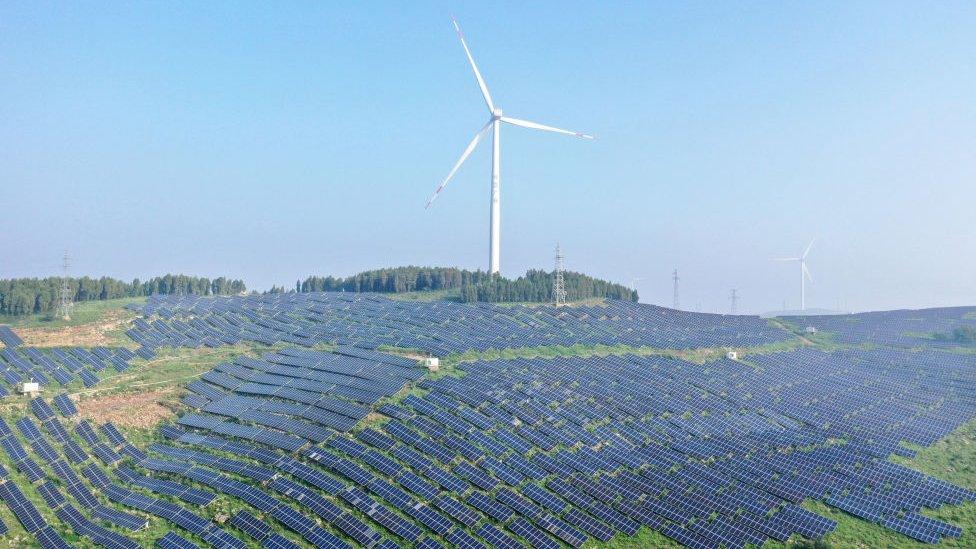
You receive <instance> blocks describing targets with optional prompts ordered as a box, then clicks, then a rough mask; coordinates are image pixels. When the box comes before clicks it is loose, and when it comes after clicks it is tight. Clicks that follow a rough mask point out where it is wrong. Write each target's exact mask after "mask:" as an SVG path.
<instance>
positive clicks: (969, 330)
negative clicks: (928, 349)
mask: <svg viewBox="0 0 976 549" xmlns="http://www.w3.org/2000/svg"><path fill="white" fill-rule="evenodd" d="M934 337H935V340H936V341H954V342H956V343H961V344H964V345H972V344H973V343H976V327H974V326H970V325H968V324H964V325H962V326H960V327H958V328H956V329H955V330H953V331H952V333H951V334H946V333H941V332H939V333H936V334H934Z"/></svg>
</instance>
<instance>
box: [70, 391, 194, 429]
mask: <svg viewBox="0 0 976 549" xmlns="http://www.w3.org/2000/svg"><path fill="white" fill-rule="evenodd" d="M176 391H177V390H176V389H175V388H167V389H161V390H158V391H147V392H145V393H123V394H115V395H107V396H103V397H95V398H87V399H84V400H82V401H80V402H78V403H77V408H78V413H79V415H80V416H81V417H82V418H87V419H90V420H92V421H93V422H94V423H96V424H100V423H105V422H106V421H111V422H112V423H114V424H116V425H117V426H119V427H140V428H149V427H154V426H156V425H157V424H159V423H160V422H162V421H164V420H167V419H171V418H172V417H173V416H174V415H175V414H174V412H173V410H172V409H170V408H168V407H166V406H165V405H164V404H163V403H164V402H165V401H166V400H169V399H171V398H172V397H173V396H174V395H175V394H176Z"/></svg>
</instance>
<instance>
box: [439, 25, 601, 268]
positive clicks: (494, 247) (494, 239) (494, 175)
mask: <svg viewBox="0 0 976 549" xmlns="http://www.w3.org/2000/svg"><path fill="white" fill-rule="evenodd" d="M454 30H456V31H457V35H458V38H460V39H461V46H462V47H463V48H464V53H465V54H466V55H467V56H468V61H469V62H470V63H471V69H472V70H474V77H475V78H476V79H477V80H478V87H479V88H481V95H483V96H484V98H485V103H486V104H487V105H488V113H489V115H490V118H489V119H488V122H486V123H485V125H484V126H482V127H481V129H480V130H478V133H476V134H475V135H474V139H472V140H471V142H470V143H468V146H467V147H466V148H465V149H464V152H463V153H461V158H459V159H458V161H457V162H456V163H455V164H454V167H453V168H451V171H450V173H448V174H447V177H445V178H444V181H443V182H441V184H440V186H439V187H437V190H436V191H434V194H433V195H432V196H431V197H430V200H428V201H427V208H430V205H431V204H432V203H433V202H434V200H436V199H437V195H438V194H440V192H441V191H442V190H444V187H446V186H447V183H448V182H449V181H450V180H451V178H452V177H454V174H455V173H457V171H458V168H460V167H461V164H463V163H464V161H465V160H467V158H468V156H470V155H471V152H472V151H474V148H475V147H476V146H477V145H478V142H479V141H481V139H482V138H483V137H484V136H485V133H487V132H488V128H491V133H492V148H491V231H490V233H489V246H488V250H489V252H488V272H489V273H491V274H496V273H498V272H499V259H500V257H501V242H500V240H501V216H502V207H501V196H500V178H501V171H500V166H501V123H502V122H506V123H508V124H512V125H513V126H522V127H523V128H531V129H533V130H543V131H548V132H555V133H564V134H566V135H574V136H576V137H580V138H583V139H593V136H592V135H586V134H583V133H579V132H571V131H569V130H561V129H559V128H553V127H552V126H544V125H542V124H538V123H536V122H529V121H528V120H519V119H518V118H512V117H509V116H503V115H502V110H501V109H500V108H497V107H495V104H494V103H492V101H491V95H490V94H489V93H488V86H486V85H485V80H484V79H483V78H482V77H481V73H480V72H478V66H477V65H475V63H474V58H473V57H471V50H469V49H468V44H467V43H466V42H465V41H464V35H462V34H461V27H460V26H458V23H457V20H454Z"/></svg>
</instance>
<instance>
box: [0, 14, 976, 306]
mask: <svg viewBox="0 0 976 549" xmlns="http://www.w3.org/2000/svg"><path fill="white" fill-rule="evenodd" d="M445 6H446V4H441V3H434V4H423V5H422V6H411V9H402V10H400V9H396V8H390V7H387V8H385V9H383V10H380V9H378V8H373V7H361V6H355V7H346V6H342V7H333V6H315V5H304V6H288V7H285V8H281V7H275V8H271V7H268V8H262V7H258V6H243V7H242V6H235V5H233V4H229V3H228V4H211V5H207V6H195V7H193V8H190V7H187V6H182V7H174V6H125V7H115V6H96V7H94V8H92V7H81V6H70V5H69V6H59V7H57V8H55V7H53V6H35V5H27V6H18V5H5V6H2V7H0V24H2V25H3V27H4V30H5V32H4V33H2V34H0V47H2V48H3V49H4V51H5V52H6V53H7V55H5V56H4V57H3V58H0V72H2V73H3V74H4V75H6V77H7V81H8V85H7V86H5V87H4V88H3V89H2V90H0V116H2V117H3V118H4V120H5V124H4V125H3V126H2V127H0V146H2V149H3V152H2V153H0V155H2V156H0V158H2V160H3V161H2V162H0V179H2V180H3V181H4V182H5V185H4V196H5V198H6V203H7V205H8V208H7V209H6V210H7V211H6V215H4V216H3V219H2V221H0V234H2V235H3V237H2V242H3V244H4V247H5V250H6V251H7V254H6V260H5V261H3V262H2V263H0V278H20V277H45V276H59V275H60V262H61V255H62V253H63V251H64V250H65V249H67V250H68V252H69V254H70V255H71V257H72V264H73V266H72V268H71V274H72V276H84V275H86V274H87V275H89V276H95V277H98V276H112V277H115V278H119V279H122V280H131V279H133V278H136V277H138V278H140V279H142V280H145V279H146V278H149V277H151V276H156V275H163V274H166V273H174V274H175V273H179V272H183V273H186V274H188V275H193V276H207V277H211V278H213V277H217V276H226V277H229V278H235V279H237V278H239V279H242V280H244V282H245V283H246V284H247V285H248V288H249V289H255V290H258V291H262V290H267V289H269V288H270V287H271V286H272V285H279V286H280V285H284V287H285V288H289V287H290V286H291V285H293V284H294V280H295V279H304V278H305V277H306V276H310V275H321V276H326V275H333V276H349V275H351V274H355V273H357V272H360V271H365V270H369V269H374V268H384V267H394V266H398V265H411V264H412V265H440V266H457V267H459V268H465V269H470V270H485V269H486V267H487V258H486V256H487V247H488V246H487V232H488V230H487V229H488V208H487V206H488V204H487V200H486V198H487V196H486V195H487V192H486V191H487V190H488V189H487V187H488V185H487V184H488V182H489V158H490V146H486V143H482V144H481V145H480V146H479V148H478V149H477V150H476V151H475V152H474V154H473V155H472V157H471V158H469V159H468V161H467V162H466V163H465V165H464V166H463V167H462V168H461V170H460V171H459V172H458V174H457V175H456V176H455V178H454V180H453V181H452V182H451V184H450V186H449V187H448V188H447V189H446V190H445V191H444V193H442V195H441V197H440V198H439V199H438V200H437V202H436V203H435V205H434V206H433V207H432V208H431V209H430V210H429V211H426V212H425V211H424V203H425V201H426V200H427V198H428V197H429V196H430V193H431V192H432V191H433V190H434V188H435V187H436V186H437V184H438V183H439V182H440V181H441V180H442V179H443V178H444V176H446V175H447V172H448V171H449V170H450V167H451V165H452V164H453V162H454V161H455V160H456V159H457V157H458V155H459V154H460V153H461V151H462V149H463V147H464V145H465V143H467V142H468V141H469V140H470V139H471V136H472V135H473V134H474V132H475V131H476V130H477V129H478V127H480V125H481V124H482V123H483V119H484V103H483V100H482V98H481V96H480V93H479V91H478V87H477V84H476V82H475V80H474V77H473V76H472V74H471V71H470V68H469V67H468V65H467V60H466V58H465V56H464V52H463V50H462V49H461V46H460V44H459V43H458V41H457V37H456V36H455V34H454V29H453V26H452V24H451V13H452V12H451V11H449V10H448V9H447V8H446V7H445ZM462 8H463V9H458V10H456V11H454V12H453V14H454V15H455V16H456V17H457V20H458V22H459V24H460V25H461V28H462V29H463V31H464V34H465V38H466V39H467V41H468V45H469V47H470V48H471V52H472V54H473V56H474V58H475V60H476V61H477V63H478V68H479V69H480V71H481V73H482V74H483V75H484V78H485V80H486V81H487V84H488V87H489V89H490V90H491V93H492V97H493V98H494V99H495V101H496V103H497V104H498V105H500V106H502V107H504V108H505V113H506V115H509V114H510V115H512V116H516V117H519V118H525V119H529V120H533V121H538V122H541V123H543V124H551V125H553V126H557V127H566V128H570V129H573V130H579V131H584V132H587V133H593V134H595V135H596V136H597V140H596V141H593V142H577V141H576V140H574V139H572V138H570V137H564V136H558V135H541V134H540V135H537V132H532V131H529V130H526V129H522V128H506V130H505V137H504V141H503V143H502V147H503V148H504V149H505V154H504V157H505V160H504V163H503V165H502V168H501V169H502V201H503V203H504V220H503V223H502V257H501V266H502V274H503V275H504V276H506V277H508V278H517V277H518V276H521V275H523V274H524V273H525V271H526V270H528V269H533V268H539V269H544V270H546V271H551V270H552V260H553V249H554V248H555V246H556V243H557V242H559V243H560V244H561V245H562V248H563V251H564V253H565V255H566V269H567V270H572V271H577V272H582V273H585V274H587V275H590V276H593V277H596V278H601V279H606V280H609V281H612V282H617V283H620V284H622V285H624V286H627V287H630V286H631V280H632V279H634V278H641V279H642V280H641V281H640V282H639V283H638V284H637V285H636V289H637V290H638V292H639V294H640V295H641V301H642V302H645V303H653V304H657V305H662V306H670V304H671V290H672V287H671V272H672V270H673V269H675V268H677V269H678V271H679V276H680V277H681V282H680V291H681V304H682V307H681V308H682V309H685V310H696V309H699V310H701V311H702V312H716V313H727V312H728V310H729V300H728V295H729V291H730V290H731V289H732V288H736V289H737V290H738V293H739V296H740V301H739V312H740V313H741V314H760V313H764V312H770V311H776V310H780V309H784V308H785V309H787V310H789V309H796V308H798V305H799V298H798V293H799V290H798V288H797V284H796V283H797V280H796V278H797V276H796V275H797V272H796V271H797V269H796V267H795V265H793V264H792V263H790V264H785V265H784V264H778V263H774V262H773V261H771V259H772V258H775V257H793V256H796V255H798V254H799V253H801V252H802V251H803V248H804V247H805V246H806V244H807V243H808V242H809V241H810V240H811V239H812V238H814V237H817V242H816V244H815V245H814V247H813V249H812V250H811V252H810V256H809V259H808V266H809V268H810V270H811V272H812V275H813V283H812V284H808V285H807V306H808V308H820V309H833V310H855V311H868V310H892V309H917V308H925V307H943V306H964V305H967V304H972V303H973V300H972V299H971V298H970V296H972V295H973V293H974V290H976V282H974V281H976V260H974V259H973V258H971V257H968V255H967V254H966V253H965V252H966V250H968V243H969V241H970V240H971V235H972V228H971V225H972V223H971V220H972V214H971V206H970V204H972V203H973V199H976V189H974V188H973V185H972V184H971V183H972V181H973V176H974V175H976V159H974V158H973V155H972V154H971V151H972V150H973V149H974V146H976V108H974V106H973V103H972V96H973V91H974V90H976V75H974V71H973V64H972V61H973V59H976V45H974V43H973V41H972V40H971V37H970V34H971V29H972V28H973V27H974V26H976V6H974V5H972V4H965V3H944V4H936V5H925V6H920V5H915V4H911V3H883V2H870V3H863V4H857V5H847V4H843V3H831V4H819V5H782V6H780V5H773V6H755V5H749V6H712V5H708V4H683V5H670V4H653V5H650V4H648V5H639V6H626V7H625V6H599V7H594V6H590V5H586V4H577V5H576V7H575V8H574V9H560V10H554V9H552V8H551V5H548V4H540V5H534V6H522V5H519V4H510V5H508V7H507V8H505V9H501V10H499V9H497V8H495V7H491V8H489V7H482V6H462ZM378 12H381V13H378ZM567 182H569V184H566V183H567ZM553 204H556V205H557V206H556V207H553ZM784 301H785V302H786V305H787V306H786V307H783V306H782V305H783V302H784Z"/></svg>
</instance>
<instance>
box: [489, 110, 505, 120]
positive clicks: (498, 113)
mask: <svg viewBox="0 0 976 549" xmlns="http://www.w3.org/2000/svg"><path fill="white" fill-rule="evenodd" d="M504 114H505V113H503V112H502V110H501V109H500V108H496V109H495V110H493V111H491V117H492V118H501V117H502V116H504Z"/></svg>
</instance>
